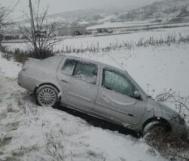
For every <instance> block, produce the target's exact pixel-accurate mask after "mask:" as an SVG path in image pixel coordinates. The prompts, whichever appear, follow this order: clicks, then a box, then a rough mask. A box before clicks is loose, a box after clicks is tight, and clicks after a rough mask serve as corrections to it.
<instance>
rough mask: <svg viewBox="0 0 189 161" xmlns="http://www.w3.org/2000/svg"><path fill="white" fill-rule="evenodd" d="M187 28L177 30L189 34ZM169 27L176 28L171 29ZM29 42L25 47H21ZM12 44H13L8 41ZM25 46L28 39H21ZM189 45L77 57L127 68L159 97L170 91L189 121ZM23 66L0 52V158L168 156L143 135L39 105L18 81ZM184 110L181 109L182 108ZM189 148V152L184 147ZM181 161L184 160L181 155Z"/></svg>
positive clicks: (151, 160)
mask: <svg viewBox="0 0 189 161" xmlns="http://www.w3.org/2000/svg"><path fill="white" fill-rule="evenodd" d="M188 31H189V29H188V28H185V29H183V32H182V31H181V30H179V31H178V33H177V34H179V33H180V32H181V33H182V34H184V33H189V32H188ZM168 32H170V33H174V31H173V29H170V30H169V31H168ZM160 33H161V31H154V32H148V33H146V34H144V33H143V34H142V33H141V36H140V34H139V33H138V34H131V35H114V36H108V37H105V36H104V37H87V38H78V39H67V40H64V42H61V43H62V44H61V43H59V44H58V45H57V47H56V48H57V49H61V48H62V47H63V46H65V44H68V45H71V46H72V47H74V46H78V47H81V45H83V46H84V45H90V44H92V43H93V42H94V44H98V43H99V45H102V46H106V45H108V44H109V43H113V42H116V41H117V42H122V41H127V40H130V41H133V42H135V41H138V40H139V39H140V38H141V37H143V38H144V35H146V38H149V37H150V36H151V35H153V36H154V37H157V38H158V36H159V37H161V36H164V34H163V33H162V34H160ZM23 45H25V46H23ZM8 47H9V48H11V49H13V48H15V46H14V45H12V44H9V45H8ZM16 47H18V48H23V49H26V47H27V45H26V44H18V46H16ZM188 51H189V44H186V43H185V44H182V43H181V44H177V45H176V44H174V45H171V46H159V47H147V48H145V47H140V48H132V49H130V50H127V49H120V50H112V51H110V52H108V53H107V52H104V53H103V52H99V53H95V54H94V53H80V54H77V56H80V57H87V58H89V59H95V60H99V61H103V62H105V63H108V64H111V65H115V66H118V67H120V68H122V69H123V68H124V69H126V70H127V71H128V72H129V74H130V75H131V76H132V77H133V78H134V79H135V80H136V82H138V84H139V85H140V86H141V87H142V88H143V89H144V90H145V91H146V93H148V94H149V95H152V96H153V97H154V98H156V96H157V95H159V94H162V93H171V94H172V95H174V98H173V99H169V100H167V102H166V103H167V104H169V106H170V107H172V108H174V109H175V110H177V111H179V112H181V113H182V114H185V120H186V121H187V124H188V125H189V111H188V110H187V109H186V108H185V107H183V106H179V103H178V102H179V101H180V102H182V103H184V104H185V105H186V106H187V107H189V86H188V81H189V54H188ZM20 68H21V65H20V64H18V63H16V62H13V61H7V60H5V59H4V58H2V57H0V160H8V161H16V160H23V161H26V160H27V161H30V160H31V161H33V160H36V161H44V160H45V161H46V160H48V161H49V160H50V161H51V160H52V161H59V160H61V161H62V160H65V161H80V160H81V161H94V160H95V161H96V160H98V161H166V159H164V158H163V157H161V156H160V154H159V153H158V152H156V151H155V150H153V148H151V147H149V146H148V145H147V144H146V143H145V141H144V140H143V139H136V138H133V137H132V136H126V135H123V134H120V133H118V132H114V131H111V130H105V129H102V128H97V127H93V126H92V125H90V124H88V123H87V122H86V121H84V120H83V119H81V118H79V117H75V116H72V115H70V114H68V113H66V112H63V111H59V110H56V109H52V108H44V107H39V106H36V104H35V101H33V99H32V97H31V96H30V95H29V94H27V92H26V91H25V90H24V89H22V88H20V87H19V86H18V85H17V83H16V78H17V74H18V71H19V70H20ZM179 107H180V108H181V111H180V108H179ZM186 153H188V151H187V152H186ZM178 161H180V160H178Z"/></svg>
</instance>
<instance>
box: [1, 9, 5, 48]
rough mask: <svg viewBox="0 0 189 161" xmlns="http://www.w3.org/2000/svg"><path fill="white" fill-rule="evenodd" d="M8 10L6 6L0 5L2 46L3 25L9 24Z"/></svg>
mask: <svg viewBox="0 0 189 161" xmlns="http://www.w3.org/2000/svg"><path fill="white" fill-rule="evenodd" d="M6 17H7V11H6V9H5V8H4V7H2V6H0V46H1V42H2V40H3V27H5V26H6V25H7V22H6Z"/></svg>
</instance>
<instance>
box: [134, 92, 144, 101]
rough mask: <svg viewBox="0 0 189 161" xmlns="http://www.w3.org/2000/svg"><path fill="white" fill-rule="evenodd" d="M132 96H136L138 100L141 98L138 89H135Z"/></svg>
mask: <svg viewBox="0 0 189 161" xmlns="http://www.w3.org/2000/svg"><path fill="white" fill-rule="evenodd" d="M134 98H136V99H138V100H141V99H142V96H141V94H140V92H139V91H135V92H134Z"/></svg>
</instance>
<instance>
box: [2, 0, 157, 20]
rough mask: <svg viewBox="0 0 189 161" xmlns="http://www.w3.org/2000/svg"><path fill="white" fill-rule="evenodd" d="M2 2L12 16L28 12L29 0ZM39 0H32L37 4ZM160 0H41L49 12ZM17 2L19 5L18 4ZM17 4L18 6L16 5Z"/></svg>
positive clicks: (3, 0)
mask: <svg viewBox="0 0 189 161" xmlns="http://www.w3.org/2000/svg"><path fill="white" fill-rule="evenodd" d="M0 1H1V2H0V4H1V5H3V6H6V7H8V8H9V9H10V10H11V12H12V13H11V16H12V17H14V18H16V19H17V18H20V17H22V16H23V15H24V14H26V13H28V0H0ZM37 1H38V0H32V2H33V4H34V5H35V4H36V2H37ZM154 1H159V0H41V6H43V7H44V8H46V7H48V8H49V13H50V14H52V13H59V12H65V11H70V10H77V9H90V8H112V7H116V8H119V7H121V8H123V7H124V8H125V10H128V9H132V8H136V7H140V6H142V5H146V4H150V3H152V2H154ZM16 4H17V5H16ZM15 5H16V7H15Z"/></svg>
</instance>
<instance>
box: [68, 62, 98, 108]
mask: <svg viewBox="0 0 189 161" xmlns="http://www.w3.org/2000/svg"><path fill="white" fill-rule="evenodd" d="M97 74H98V66H97V65H96V64H93V63H88V62H83V61H75V67H74V70H73V73H72V75H71V76H70V79H69V82H68V88H67V91H66V95H65V102H66V104H68V105H69V106H71V107H73V108H77V109H78V110H82V111H91V109H92V107H93V106H94V102H95V100H96V97H97V91H98V88H97Z"/></svg>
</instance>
